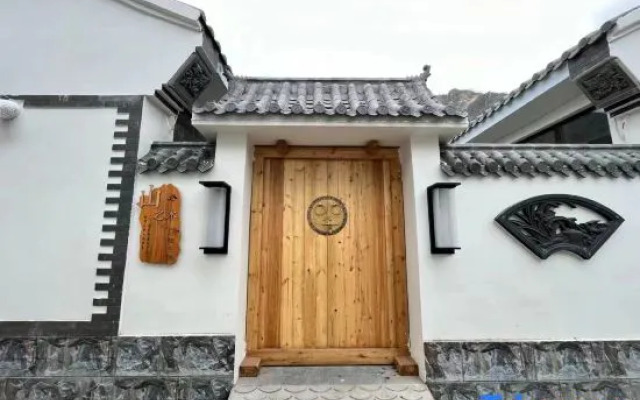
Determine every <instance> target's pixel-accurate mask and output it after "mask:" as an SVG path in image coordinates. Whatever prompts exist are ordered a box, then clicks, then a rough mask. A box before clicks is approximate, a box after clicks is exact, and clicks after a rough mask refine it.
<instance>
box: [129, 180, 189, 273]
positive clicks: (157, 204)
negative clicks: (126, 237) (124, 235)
mask: <svg viewBox="0 0 640 400" xmlns="http://www.w3.org/2000/svg"><path fill="white" fill-rule="evenodd" d="M138 206H139V207H140V226H141V230H140V261H142V262H145V263H150V264H175V262H176V261H177V260H178V255H179V254H180V192H179V191H178V189H177V188H176V187H175V186H173V185H170V184H169V185H162V186H160V187H159V188H154V187H153V186H151V187H150V188H149V193H148V194H147V193H145V192H144V191H143V192H142V195H141V196H140V201H139V202H138Z"/></svg>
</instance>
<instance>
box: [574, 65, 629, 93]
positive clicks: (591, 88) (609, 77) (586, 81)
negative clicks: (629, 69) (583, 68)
mask: <svg viewBox="0 0 640 400" xmlns="http://www.w3.org/2000/svg"><path fill="white" fill-rule="evenodd" d="M580 83H581V85H582V87H583V88H584V89H585V90H586V91H587V92H588V93H589V95H590V96H591V97H592V98H593V99H594V100H596V101H600V100H604V99H606V98H607V97H609V96H611V95H614V94H615V93H617V92H622V91H624V90H627V89H629V88H631V87H632V86H633V82H631V80H630V79H629V77H628V76H627V74H626V73H625V72H624V71H623V70H622V69H621V68H620V67H619V66H618V65H616V64H614V63H607V64H605V65H603V66H602V67H600V68H598V69H597V70H596V71H594V72H593V73H591V74H589V75H587V76H585V77H584V78H582V79H581V80H580Z"/></svg>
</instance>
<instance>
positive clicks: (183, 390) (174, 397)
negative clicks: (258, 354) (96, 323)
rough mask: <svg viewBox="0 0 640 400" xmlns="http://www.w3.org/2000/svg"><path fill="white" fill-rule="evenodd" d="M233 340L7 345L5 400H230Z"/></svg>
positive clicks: (0, 379) (1, 380)
mask: <svg viewBox="0 0 640 400" xmlns="http://www.w3.org/2000/svg"><path fill="white" fill-rule="evenodd" d="M234 352H235V339H234V337H233V336H181V337H175V336H171V337H168V336H167V337H100V338H97V337H94V338H85V337H82V338H80V337H36V338H1V337H0V400H32V399H33V400H35V399H37V400H49V399H51V400H54V399H56V400H57V399H64V400H80V399H82V400H84V399H87V400H89V399H91V400H116V399H117V400H138V399H139V400H143V399H144V400H147V399H149V400H165V399H166V400H178V399H180V400H196V399H197V400H205V399H207V400H209V399H211V400H226V399H227V397H228V396H229V392H230V390H231V386H232V384H233V367H234Z"/></svg>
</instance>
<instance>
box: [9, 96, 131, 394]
mask: <svg viewBox="0 0 640 400" xmlns="http://www.w3.org/2000/svg"><path fill="white" fill-rule="evenodd" d="M9 97H11V98H15V99H20V100H23V101H24V107H25V108H31V107H46V108H117V110H118V113H119V114H128V118H127V119H124V118H123V117H122V116H121V115H119V116H118V117H117V119H116V120H114V128H115V131H114V139H116V138H124V139H125V143H124V144H120V143H117V144H113V145H112V151H124V152H125V154H124V157H113V158H111V160H110V162H111V164H112V165H116V166H122V170H111V171H109V172H108V176H109V177H122V181H121V183H120V184H119V185H117V186H113V184H110V185H107V187H106V189H107V191H108V197H106V198H105V205H107V204H117V205H118V209H117V211H111V210H109V211H105V212H104V218H115V224H113V225H111V224H105V225H103V226H102V231H103V232H115V238H114V239H100V244H101V246H104V247H111V252H110V253H101V254H98V255H97V256H96V261H106V262H109V263H110V266H111V267H110V268H104V267H103V266H100V267H98V268H96V276H108V277H109V278H110V279H109V283H108V284H95V286H94V288H95V290H97V291H105V292H107V298H104V299H94V300H93V304H94V305H96V306H106V308H107V309H106V313H103V314H93V315H92V316H91V321H65V322H61V321H0V336H3V337H39V336H44V335H54V336H66V335H75V336H96V335H98V336H106V335H115V334H117V333H118V325H119V321H120V304H121V301H122V285H123V281H124V268H125V265H126V257H127V247H128V241H129V225H130V219H131V207H132V203H133V186H134V181H135V169H136V163H137V158H136V156H137V153H138V142H139V137H140V124H141V121H142V106H143V98H142V96H9ZM123 128H126V130H123ZM0 365H1V363H0ZM0 368H2V367H0ZM0 375H1V373H0ZM1 398H2V397H1V396H0V399H1Z"/></svg>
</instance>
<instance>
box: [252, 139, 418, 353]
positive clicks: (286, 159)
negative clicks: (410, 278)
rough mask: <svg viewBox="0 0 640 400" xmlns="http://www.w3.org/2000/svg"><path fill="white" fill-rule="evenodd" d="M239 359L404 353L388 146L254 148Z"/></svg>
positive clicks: (398, 209) (397, 208) (395, 195)
mask: <svg viewBox="0 0 640 400" xmlns="http://www.w3.org/2000/svg"><path fill="white" fill-rule="evenodd" d="M254 160H255V161H254V173H253V190H252V206H251V235H250V236H251V240H250V261H249V281H248V306H247V345H248V355H249V356H253V357H259V358H260V359H261V360H262V364H263V365H287V364H308V365H314V364H318V365H320V364H387V363H391V362H392V361H393V359H394V357H396V356H400V355H406V354H407V342H408V321H407V296H406V268H405V242H404V215H403V197H402V182H401V171H400V163H399V160H398V154H397V149H392V148H379V149H376V150H374V151H371V150H369V151H365V149H362V148H308V147H291V148H289V149H286V150H285V151H279V150H278V149H276V148H274V147H257V148H256V152H255V159H254Z"/></svg>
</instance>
